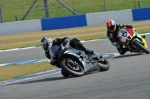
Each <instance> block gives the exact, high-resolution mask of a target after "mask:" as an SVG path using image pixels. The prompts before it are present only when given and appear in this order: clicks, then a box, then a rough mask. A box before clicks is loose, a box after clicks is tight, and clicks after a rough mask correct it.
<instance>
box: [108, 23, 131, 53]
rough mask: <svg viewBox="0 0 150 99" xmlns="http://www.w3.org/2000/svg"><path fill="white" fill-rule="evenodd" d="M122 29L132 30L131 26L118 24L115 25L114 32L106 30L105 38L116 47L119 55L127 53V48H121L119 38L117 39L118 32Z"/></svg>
mask: <svg viewBox="0 0 150 99" xmlns="http://www.w3.org/2000/svg"><path fill="white" fill-rule="evenodd" d="M123 27H131V28H133V26H132V25H120V24H116V29H115V31H109V30H107V37H108V38H109V40H110V41H111V43H112V45H114V46H116V48H117V50H118V52H119V53H120V54H121V55H124V54H125V53H126V52H127V51H129V50H128V49H127V48H124V47H123V44H122V43H120V41H119V38H118V31H119V30H120V28H123Z"/></svg>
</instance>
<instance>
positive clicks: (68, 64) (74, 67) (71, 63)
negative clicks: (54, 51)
mask: <svg viewBox="0 0 150 99" xmlns="http://www.w3.org/2000/svg"><path fill="white" fill-rule="evenodd" d="M60 65H61V68H62V69H63V70H64V71H65V72H66V73H68V74H70V75H71V76H73V77H80V76H83V75H84V68H83V66H82V63H81V62H80V61H79V60H78V59H77V58H76V57H74V56H72V55H66V56H65V57H63V58H62V59H61V61H60Z"/></svg>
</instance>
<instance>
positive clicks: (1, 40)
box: [0, 0, 150, 81]
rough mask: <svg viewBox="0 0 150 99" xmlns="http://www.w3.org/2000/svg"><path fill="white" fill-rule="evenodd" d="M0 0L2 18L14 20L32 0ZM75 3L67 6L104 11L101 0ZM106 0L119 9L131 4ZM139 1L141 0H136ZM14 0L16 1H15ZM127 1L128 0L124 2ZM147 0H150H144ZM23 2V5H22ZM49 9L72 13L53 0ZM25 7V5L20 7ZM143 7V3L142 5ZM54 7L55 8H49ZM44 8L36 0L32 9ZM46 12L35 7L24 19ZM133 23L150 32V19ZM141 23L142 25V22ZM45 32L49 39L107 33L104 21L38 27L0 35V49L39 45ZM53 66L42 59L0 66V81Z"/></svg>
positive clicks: (80, 10) (54, 12)
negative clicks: (83, 25)
mask: <svg viewBox="0 0 150 99" xmlns="http://www.w3.org/2000/svg"><path fill="white" fill-rule="evenodd" d="M22 1H23V2H21V0H11V1H10V0H1V1H0V4H1V5H2V9H3V18H4V21H5V22H9V21H15V17H17V19H18V20H21V19H22V17H23V15H24V14H25V12H26V11H27V9H28V8H29V6H30V5H31V4H32V2H33V0H22ZM62 1H63V2H66V3H68V2H69V1H70V2H71V1H72V0H62ZM73 1H74V5H73V4H72V3H70V4H68V6H69V7H71V8H72V9H74V10H75V11H76V12H77V13H78V14H85V13H92V12H101V11H104V7H103V6H104V5H103V0H73ZM106 1H107V2H106V3H107V10H109V11H110V10H122V9H131V8H134V6H135V5H134V2H133V1H134V0H126V1H124V0H116V1H115V2H114V1H113V0H106ZM139 1H141V0H139ZM16 2H17V3H16ZM127 2H128V3H127ZM144 2H146V3H147V5H148V2H150V0H147V1H143V2H142V3H143V5H146V4H144ZM22 4H23V6H22ZM49 5H50V6H49V8H51V10H50V11H49V13H50V16H51V17H58V16H67V15H72V13H70V12H69V11H68V10H66V9H65V8H57V9H56V6H60V4H58V3H57V2H56V1H54V0H49ZM22 7H24V9H22ZM143 7H144V6H143ZM52 8H55V9H52ZM40 9H43V0H38V2H37V3H36V5H35V6H34V8H33V9H32V11H33V10H40ZM44 17H45V12H44V11H43V10H41V11H35V12H31V13H30V14H29V15H28V16H27V18H26V19H39V18H44ZM130 24H133V26H135V28H136V30H137V31H138V32H139V33H145V32H150V20H147V21H138V22H132V23H130ZM143 24H144V26H143ZM45 35H48V36H50V37H51V38H52V39H55V38H57V37H64V36H69V37H71V38H73V37H77V38H79V39H80V40H92V39H99V38H104V37H106V27H105V25H99V26H93V27H80V28H72V29H62V30H61V29H60V30H50V31H40V32H34V33H33V32H32V33H20V34H9V35H0V50H3V49H11V48H16V47H17V48H22V47H30V46H38V45H40V39H41V38H42V37H43V36H45ZM53 68H55V67H54V66H52V65H50V64H49V63H48V62H42V63H34V64H25V65H13V66H8V67H0V81H3V80H7V79H11V78H17V77H20V76H24V75H29V74H33V73H37V72H41V71H46V70H50V69H53Z"/></svg>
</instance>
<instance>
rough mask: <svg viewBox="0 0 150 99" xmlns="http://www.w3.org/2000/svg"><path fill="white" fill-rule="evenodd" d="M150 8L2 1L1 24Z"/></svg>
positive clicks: (98, 1) (148, 1)
mask: <svg viewBox="0 0 150 99" xmlns="http://www.w3.org/2000/svg"><path fill="white" fill-rule="evenodd" d="M142 7H150V0H115V1H113V0H0V22H10V21H20V20H29V19H41V18H46V17H50V18H53V17H59V16H70V15H75V14H86V13H93V12H104V11H112V10H124V9H132V8H142Z"/></svg>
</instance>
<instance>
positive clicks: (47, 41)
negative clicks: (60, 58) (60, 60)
mask: <svg viewBox="0 0 150 99" xmlns="http://www.w3.org/2000/svg"><path fill="white" fill-rule="evenodd" d="M52 44H53V41H52V39H51V38H50V37H48V36H45V37H43V38H42V39H41V46H42V47H43V49H44V50H45V51H47V50H48V48H49V47H51V46H52Z"/></svg>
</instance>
